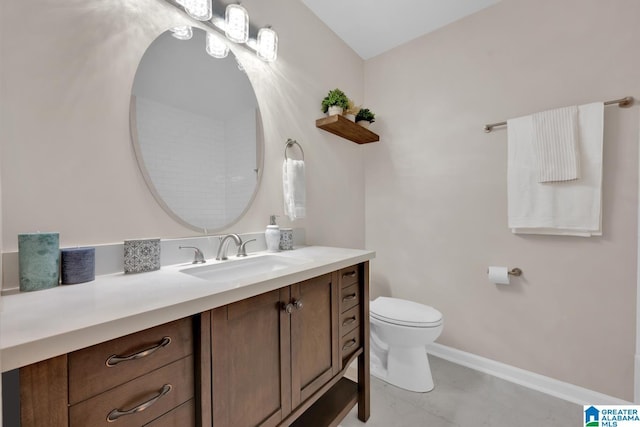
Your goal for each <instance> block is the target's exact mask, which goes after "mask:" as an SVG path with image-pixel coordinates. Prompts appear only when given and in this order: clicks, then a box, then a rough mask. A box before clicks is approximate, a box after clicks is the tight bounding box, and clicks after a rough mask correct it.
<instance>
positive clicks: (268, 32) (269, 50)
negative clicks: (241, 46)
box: [256, 27, 278, 62]
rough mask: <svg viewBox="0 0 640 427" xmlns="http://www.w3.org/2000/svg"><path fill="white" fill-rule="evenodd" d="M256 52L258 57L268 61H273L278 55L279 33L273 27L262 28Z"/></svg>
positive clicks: (259, 32)
mask: <svg viewBox="0 0 640 427" xmlns="http://www.w3.org/2000/svg"><path fill="white" fill-rule="evenodd" d="M256 53H257V54H258V58H260V59H262V60H263V61H266V62H273V61H275V60H276V58H277V57H278V34H277V33H276V32H275V31H273V30H272V29H271V27H265V28H261V29H260V31H258V45H257V48H256Z"/></svg>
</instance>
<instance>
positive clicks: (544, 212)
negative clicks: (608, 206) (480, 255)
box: [507, 102, 604, 236]
mask: <svg viewBox="0 0 640 427" xmlns="http://www.w3.org/2000/svg"><path fill="white" fill-rule="evenodd" d="M603 125H604V104H603V103H602V102H597V103H593V104H587V105H581V106H579V107H578V135H579V137H578V145H579V150H578V151H579V154H580V160H579V161H580V165H581V173H580V175H581V176H580V179H577V180H575V181H564V182H554V183H539V182H538V181H537V171H536V167H535V164H534V163H535V162H534V160H533V146H532V141H531V139H532V127H533V121H532V118H531V116H525V117H519V118H517V119H512V120H508V121H507V126H508V130H507V132H508V138H509V143H508V146H509V149H508V152H509V154H508V167H507V193H508V196H507V197H508V214H509V220H508V224H509V228H511V229H512V231H513V232H514V233H532V234H560V235H570V236H600V235H602V231H601V224H602V223H601V199H602V140H603V127H604V126H603Z"/></svg>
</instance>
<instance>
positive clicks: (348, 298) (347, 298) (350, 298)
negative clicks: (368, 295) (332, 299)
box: [342, 294, 357, 302]
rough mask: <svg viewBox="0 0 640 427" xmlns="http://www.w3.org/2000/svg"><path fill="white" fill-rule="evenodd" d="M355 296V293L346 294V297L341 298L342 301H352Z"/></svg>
mask: <svg viewBox="0 0 640 427" xmlns="http://www.w3.org/2000/svg"><path fill="white" fill-rule="evenodd" d="M356 297H357V295H356V294H351V295H347V296H346V297H344V298H342V302H349V301H353V300H354V299H356Z"/></svg>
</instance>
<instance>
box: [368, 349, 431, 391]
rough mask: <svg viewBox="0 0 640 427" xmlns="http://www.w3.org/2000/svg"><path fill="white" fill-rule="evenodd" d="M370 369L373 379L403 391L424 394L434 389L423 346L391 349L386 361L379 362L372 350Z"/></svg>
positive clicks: (387, 353)
mask: <svg viewBox="0 0 640 427" xmlns="http://www.w3.org/2000/svg"><path fill="white" fill-rule="evenodd" d="M385 362H386V363H385ZM385 364H386V366H385ZM370 369H371V375H373V376H374V377H376V378H379V379H381V380H382V381H385V382H387V383H389V384H391V385H394V386H396V387H400V388H402V389H404V390H408V391H414V392H418V393H426V392H428V391H431V390H433V388H434V384H433V376H432V375H431V367H430V366H429V358H428V357H427V352H426V349H425V347H424V346H420V347H391V348H389V349H388V350H387V352H386V360H381V359H380V357H378V355H377V354H375V352H374V351H373V350H372V352H371V366H370Z"/></svg>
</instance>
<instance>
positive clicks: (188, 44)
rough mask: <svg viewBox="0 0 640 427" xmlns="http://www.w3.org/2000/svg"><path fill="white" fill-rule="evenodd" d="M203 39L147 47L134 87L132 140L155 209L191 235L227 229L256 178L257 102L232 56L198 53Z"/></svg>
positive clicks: (166, 36) (197, 33)
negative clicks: (180, 224) (189, 230)
mask: <svg viewBox="0 0 640 427" xmlns="http://www.w3.org/2000/svg"><path fill="white" fill-rule="evenodd" d="M205 39H206V33H205V31H204V30H200V29H196V28H194V29H193V37H192V38H191V39H189V40H178V39H177V38H175V37H173V36H172V33H171V31H166V32H165V33H163V34H161V35H160V36H159V37H158V38H157V39H156V40H154V42H153V43H152V44H151V45H150V46H149V47H148V48H147V50H146V52H145V54H144V56H143V57H142V59H141V61H140V65H139V66H138V70H137V72H136V76H135V79H134V82H133V90H132V96H131V110H130V120H131V123H130V125H131V135H132V141H133V145H134V148H135V152H136V157H137V159H138V165H139V166H140V170H141V171H142V173H143V175H144V178H145V180H146V182H147V185H148V186H149V188H150V190H151V192H152V193H153V195H154V196H155V198H156V200H157V201H158V203H160V205H161V206H162V207H163V208H164V209H165V210H166V211H167V212H168V213H169V214H170V215H171V216H172V217H173V218H175V219H176V220H177V221H179V222H180V223H182V224H184V225H186V226H188V227H190V228H192V229H195V230H198V231H204V232H205V233H206V232H209V231H215V230H220V229H222V228H225V227H228V226H229V225H231V224H233V223H234V222H236V221H237V220H238V219H240V218H241V217H242V215H243V214H244V213H245V212H246V210H247V209H248V208H249V205H250V204H251V201H252V200H253V198H254V196H255V193H256V191H257V188H258V184H259V181H260V176H261V172H262V151H263V148H262V147H263V138H262V126H261V121H260V112H259V110H258V101H257V99H256V95H255V93H254V91H253V87H252V86H251V83H250V82H249V78H248V77H247V74H246V73H245V72H244V71H242V70H241V67H240V66H239V63H238V62H237V60H236V58H235V57H234V56H233V54H232V53H231V52H229V55H228V56H227V57H226V58H223V59H217V58H214V57H212V56H210V55H208V54H207V52H206V50H205Z"/></svg>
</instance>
